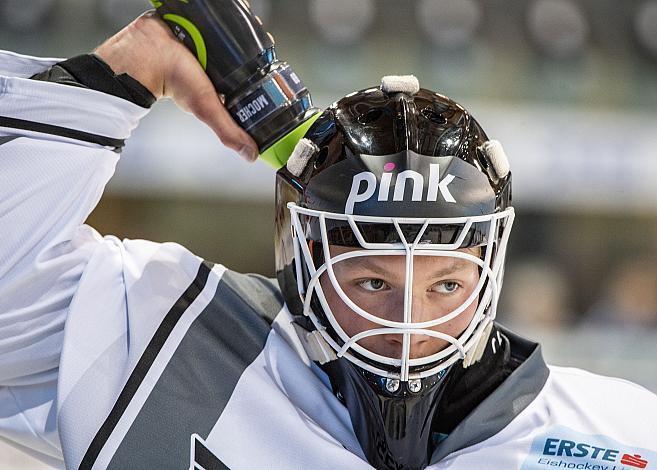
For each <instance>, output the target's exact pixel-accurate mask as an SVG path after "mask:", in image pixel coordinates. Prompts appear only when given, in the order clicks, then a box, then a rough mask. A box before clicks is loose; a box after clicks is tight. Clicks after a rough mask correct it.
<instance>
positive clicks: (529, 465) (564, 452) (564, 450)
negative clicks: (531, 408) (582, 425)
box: [521, 426, 657, 470]
mask: <svg viewBox="0 0 657 470" xmlns="http://www.w3.org/2000/svg"><path fill="white" fill-rule="evenodd" d="M656 464H657V451H655V450H648V449H642V448H637V447H632V446H628V445H625V444H623V443H621V442H618V441H616V440H615V439H612V438H610V437H608V436H603V435H590V434H582V433H580V432H577V431H575V430H573V429H570V428H567V427H565V426H557V427H555V428H551V429H550V430H549V431H547V432H545V433H543V434H541V435H539V436H537V437H536V438H534V441H533V442H532V446H531V450H530V452H529V455H528V456H527V458H526V459H525V461H524V462H523V465H522V467H521V470H546V469H548V468H572V469H582V470H636V469H650V468H657V466H656Z"/></svg>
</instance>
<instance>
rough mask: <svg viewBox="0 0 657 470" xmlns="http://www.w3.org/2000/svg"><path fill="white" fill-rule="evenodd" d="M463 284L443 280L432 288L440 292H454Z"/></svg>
mask: <svg viewBox="0 0 657 470" xmlns="http://www.w3.org/2000/svg"><path fill="white" fill-rule="evenodd" d="M460 287H461V286H460V285H459V283H458V282H456V281H441V282H439V283H438V284H435V285H434V286H433V287H432V289H431V290H433V291H435V292H438V293H439V294H447V295H448V294H453V293H454V292H456V291H457V290H459V288H460Z"/></svg>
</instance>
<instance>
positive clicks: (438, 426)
mask: <svg viewBox="0 0 657 470" xmlns="http://www.w3.org/2000/svg"><path fill="white" fill-rule="evenodd" d="M494 336H497V337H498V338H502V341H501V342H500V343H499V344H497V345H496V347H495V348H494V349H495V350H493V348H492V347H491V342H490V341H489V344H488V345H487V346H486V349H485V351H484V354H483V356H482V358H481V359H480V361H479V362H478V363H476V364H474V365H472V366H470V367H469V368H467V369H464V368H463V367H462V363H461V362H457V363H456V364H454V365H453V366H452V367H451V368H449V369H447V370H446V371H443V373H441V374H436V375H433V376H430V377H427V378H425V379H422V381H421V382H422V387H421V389H420V390H419V391H415V392H414V391H412V390H410V389H409V386H408V384H409V383H408V382H401V383H400V384H399V387H398V389H397V390H396V391H394V392H390V391H389V390H388V388H387V387H386V378H384V377H381V376H379V375H376V374H372V373H370V372H367V371H365V370H363V369H361V368H359V367H357V366H355V365H354V364H352V363H351V362H349V361H347V360H345V359H343V358H340V359H338V360H335V361H331V362H329V363H326V364H324V365H322V366H320V367H321V368H322V369H323V370H324V372H326V373H327V375H328V376H329V378H330V381H331V385H332V387H333V392H334V393H335V395H336V396H337V397H338V398H339V399H340V400H341V401H342V402H343V403H344V404H345V406H346V407H347V409H348V410H349V415H350V417H351V422H352V425H353V428H354V432H355V433H356V437H357V438H358V441H359V442H360V445H361V447H362V449H363V452H364V453H365V455H366V457H367V459H368V461H369V463H370V464H371V465H373V466H374V467H375V468H377V469H382V470H402V469H403V470H416V469H418V470H419V469H422V468H425V467H426V466H427V465H428V463H429V460H430V459H431V454H432V452H433V450H434V447H435V440H436V437H437V436H438V435H439V434H449V433H450V432H451V431H452V430H453V429H454V427H456V425H457V424H458V423H459V422H460V421H461V420H462V419H463V418H464V417H465V416H467V414H469V413H470V411H472V410H473V409H474V408H475V407H476V406H477V405H478V404H479V403H481V401H483V400H484V399H485V398H486V397H487V396H488V395H489V394H490V393H491V392H492V391H493V390H494V389H495V388H497V386H498V385H499V384H500V383H502V382H503V381H504V379H505V378H506V377H507V376H508V375H509V374H510V373H511V371H513V369H514V368H515V365H516V364H514V363H513V362H512V360H511V356H510V348H509V341H508V339H507V338H506V337H504V335H502V334H498V330H497V328H496V327H494V329H493V331H492V332H491V337H494Z"/></svg>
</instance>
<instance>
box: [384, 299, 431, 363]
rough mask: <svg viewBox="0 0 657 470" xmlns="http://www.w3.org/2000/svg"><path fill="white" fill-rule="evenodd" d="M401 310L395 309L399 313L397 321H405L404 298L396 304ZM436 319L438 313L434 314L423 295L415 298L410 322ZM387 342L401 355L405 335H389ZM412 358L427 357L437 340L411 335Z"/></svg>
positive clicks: (386, 338)
mask: <svg viewBox="0 0 657 470" xmlns="http://www.w3.org/2000/svg"><path fill="white" fill-rule="evenodd" d="M395 304H396V305H398V307H399V308H397V309H395V310H396V311H397V315H396V316H397V318H395V320H396V321H404V302H403V296H402V297H401V298H400V299H399V302H395ZM434 318H436V312H432V309H431V308H429V307H428V302H425V301H424V299H423V298H422V296H421V295H415V296H413V301H412V304H411V311H410V321H411V322H413V323H419V322H425V321H429V320H433V319H434ZM384 338H385V341H386V342H387V343H388V344H389V345H390V346H392V347H393V348H394V349H395V350H397V351H399V352H400V353H401V351H402V348H403V342H404V335H403V334H387V335H384ZM409 342H410V357H411V358H419V357H423V356H427V355H429V354H430V351H429V350H433V349H435V348H433V343H435V338H432V337H431V336H427V335H423V334H410V335H409Z"/></svg>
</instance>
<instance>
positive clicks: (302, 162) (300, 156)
mask: <svg viewBox="0 0 657 470" xmlns="http://www.w3.org/2000/svg"><path fill="white" fill-rule="evenodd" d="M318 150H319V149H318V148H317V145H315V143H314V142H312V141H311V140H308V139H306V138H303V139H301V140H300V141H299V142H297V145H296V146H295V147H294V150H293V151H292V155H290V158H289V159H288V160H287V169H288V171H289V172H290V173H292V174H293V175H294V176H300V175H301V173H302V172H303V169H304V168H306V165H307V164H308V160H310V157H312V156H313V155H314V154H315V153H316V152H317V151H318Z"/></svg>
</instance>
